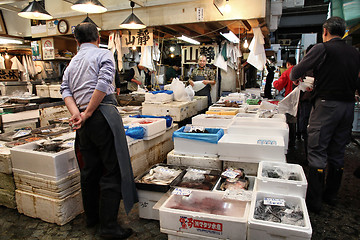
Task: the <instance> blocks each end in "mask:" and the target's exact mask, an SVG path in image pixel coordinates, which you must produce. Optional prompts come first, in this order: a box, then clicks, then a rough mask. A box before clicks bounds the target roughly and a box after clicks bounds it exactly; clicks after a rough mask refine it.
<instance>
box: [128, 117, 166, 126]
mask: <svg viewBox="0 0 360 240" xmlns="http://www.w3.org/2000/svg"><path fill="white" fill-rule="evenodd" d="M129 117H132V118H164V119H165V120H166V127H167V128H169V127H171V125H172V122H173V119H172V117H170V116H152V115H132V116H129Z"/></svg>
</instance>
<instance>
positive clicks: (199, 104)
mask: <svg viewBox="0 0 360 240" xmlns="http://www.w3.org/2000/svg"><path fill="white" fill-rule="evenodd" d="M194 99H195V100H196V109H197V111H198V112H200V111H202V110H204V109H206V108H207V107H208V103H207V96H194Z"/></svg>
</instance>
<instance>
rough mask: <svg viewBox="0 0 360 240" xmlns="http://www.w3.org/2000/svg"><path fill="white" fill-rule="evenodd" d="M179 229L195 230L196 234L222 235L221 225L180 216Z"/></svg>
mask: <svg viewBox="0 0 360 240" xmlns="http://www.w3.org/2000/svg"><path fill="white" fill-rule="evenodd" d="M179 222H180V225H181V227H180V229H190V228H196V230H197V231H198V232H206V233H210V234H217V235H222V230H223V224H222V223H217V222H209V221H203V220H198V219H195V218H188V217H185V216H180V219H179Z"/></svg>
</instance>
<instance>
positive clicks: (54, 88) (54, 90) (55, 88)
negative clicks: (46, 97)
mask: <svg viewBox="0 0 360 240" xmlns="http://www.w3.org/2000/svg"><path fill="white" fill-rule="evenodd" d="M60 86H61V85H60V84H57V85H49V92H50V97H51V98H62V96H61V93H60Z"/></svg>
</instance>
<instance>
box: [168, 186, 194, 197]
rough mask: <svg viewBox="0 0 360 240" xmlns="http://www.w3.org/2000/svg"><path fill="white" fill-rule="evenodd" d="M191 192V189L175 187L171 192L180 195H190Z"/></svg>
mask: <svg viewBox="0 0 360 240" xmlns="http://www.w3.org/2000/svg"><path fill="white" fill-rule="evenodd" d="M191 192H192V191H191V190H190V189H183V188H175V189H174V191H172V193H171V194H173V195H180V196H190V194H191Z"/></svg>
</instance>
